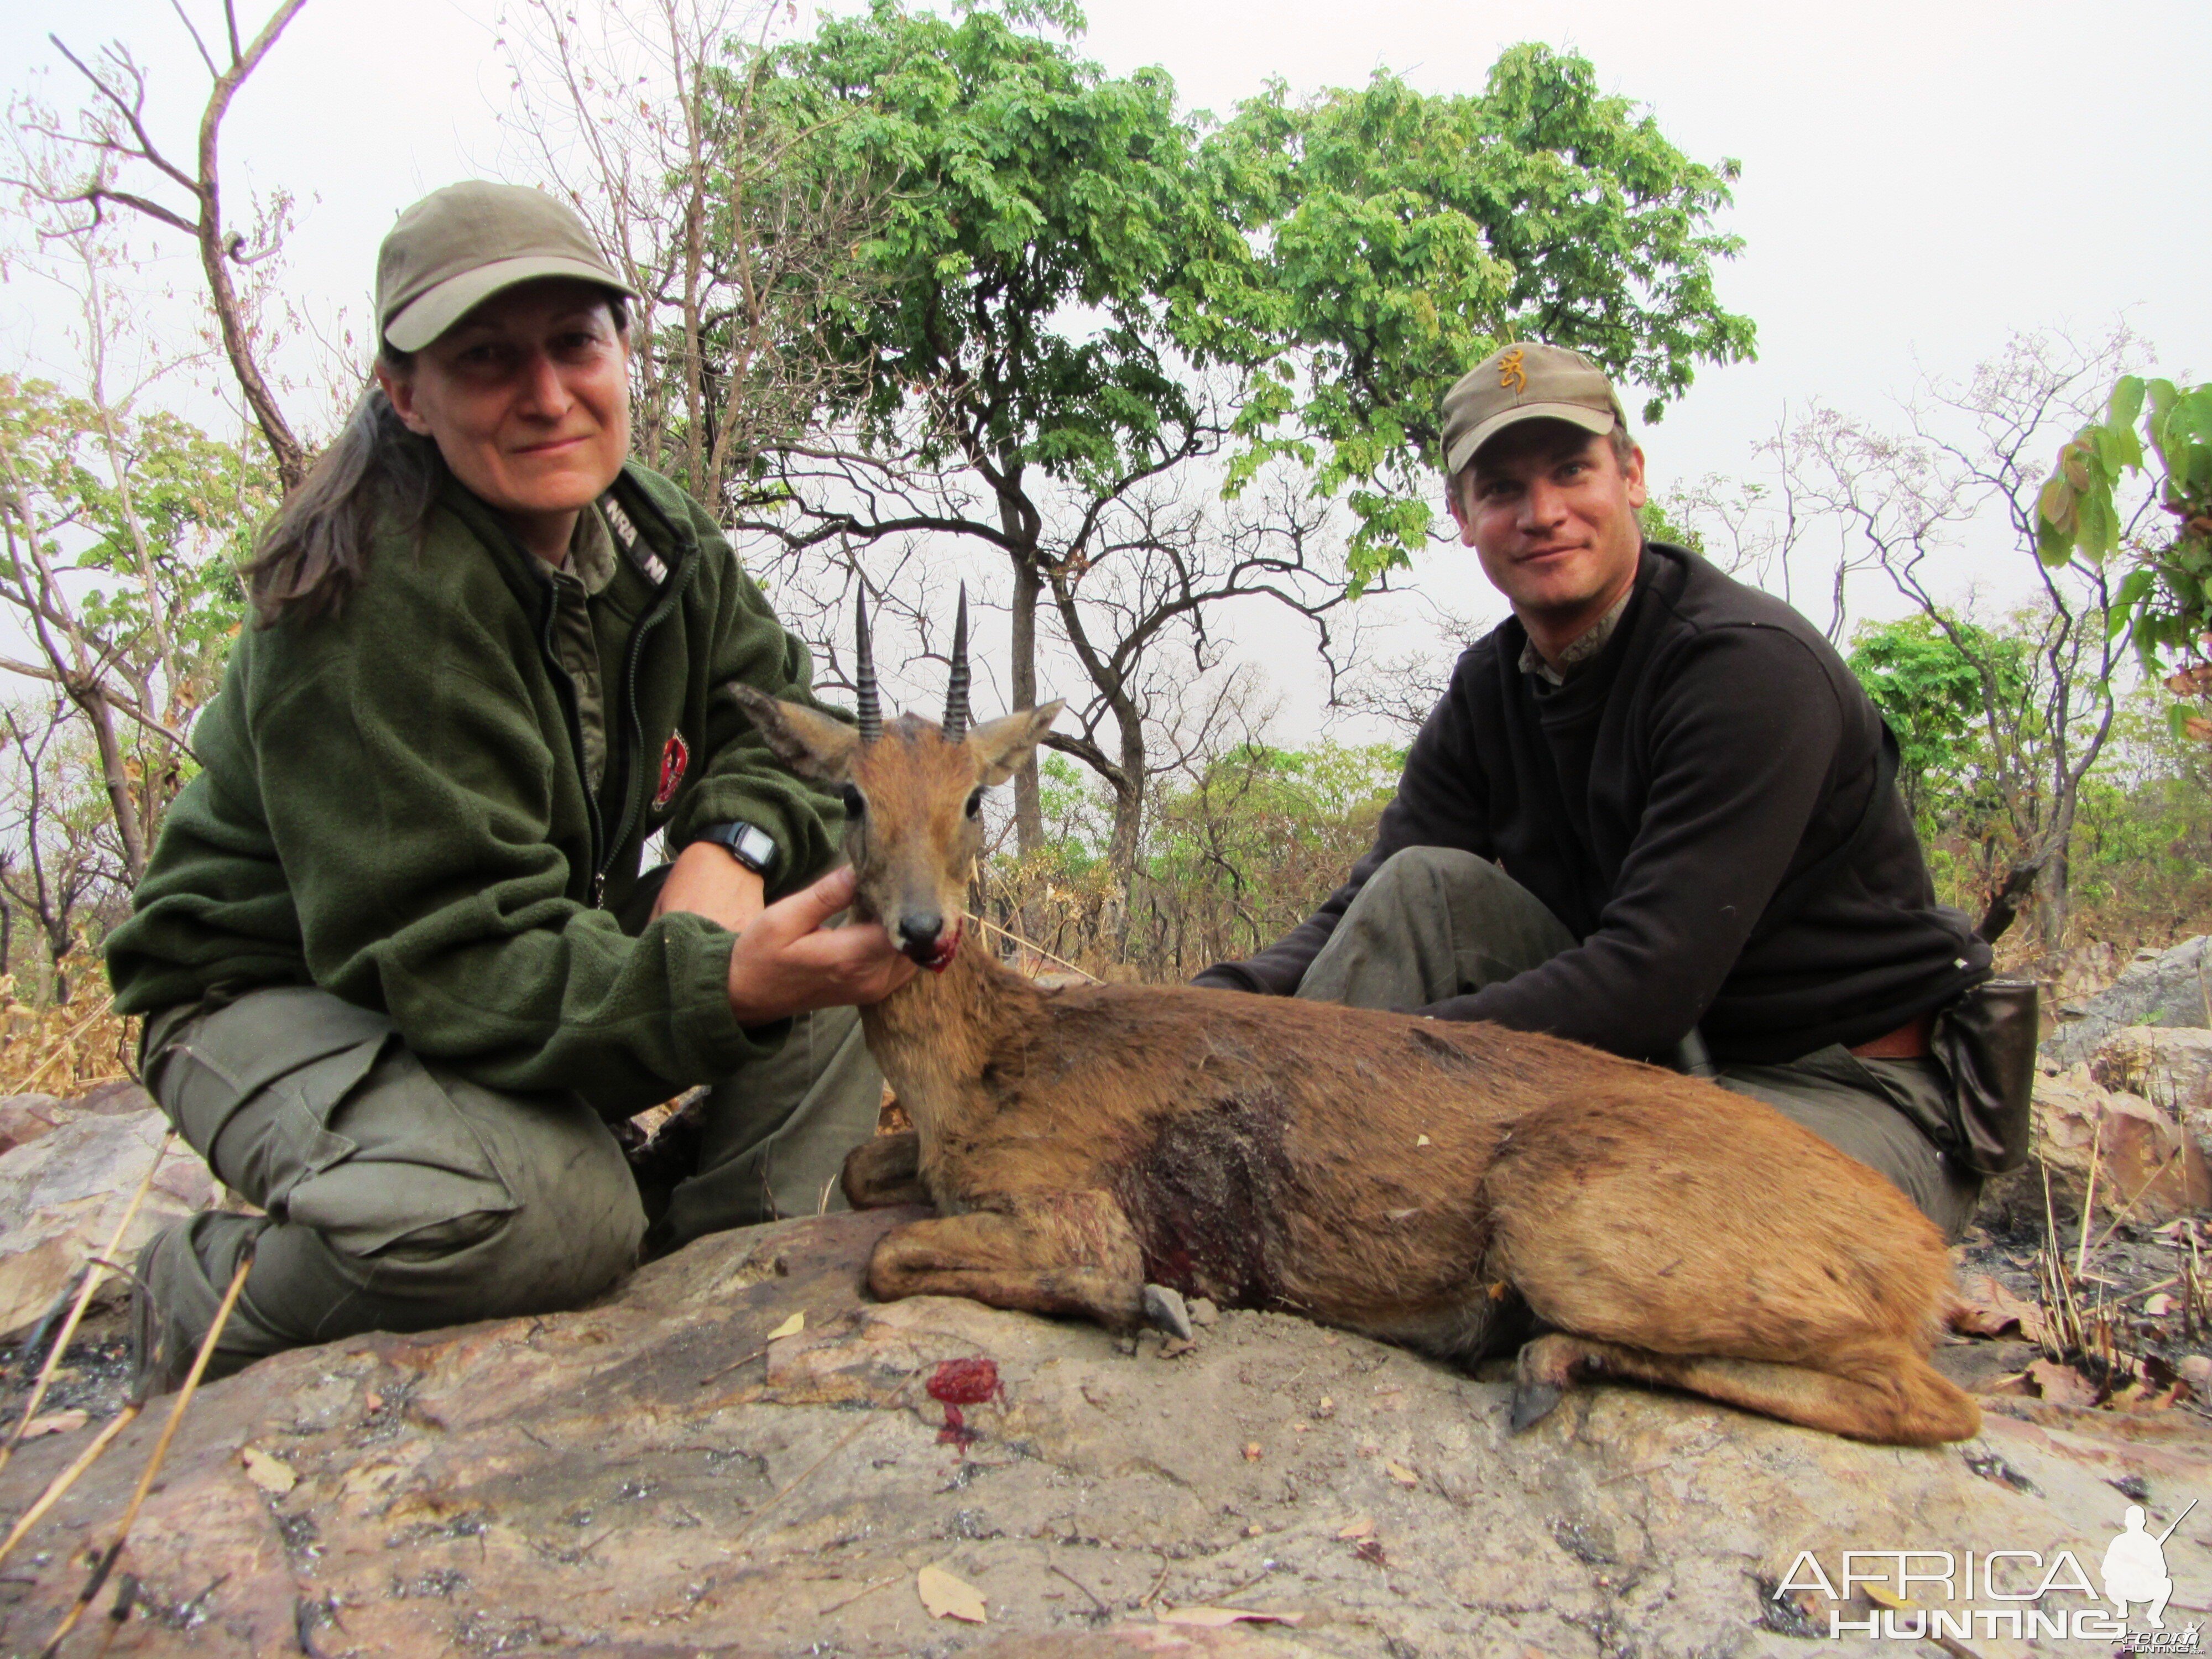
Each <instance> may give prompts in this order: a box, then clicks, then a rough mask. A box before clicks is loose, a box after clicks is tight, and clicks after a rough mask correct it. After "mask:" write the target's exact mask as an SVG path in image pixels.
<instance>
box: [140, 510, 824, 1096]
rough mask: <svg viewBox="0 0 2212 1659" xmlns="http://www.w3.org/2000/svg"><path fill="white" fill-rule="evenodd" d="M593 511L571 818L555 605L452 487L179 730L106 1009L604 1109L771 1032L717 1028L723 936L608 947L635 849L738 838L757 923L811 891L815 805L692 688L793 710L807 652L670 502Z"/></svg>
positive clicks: (569, 754)
mask: <svg viewBox="0 0 2212 1659" xmlns="http://www.w3.org/2000/svg"><path fill="white" fill-rule="evenodd" d="M610 494H611V498H612V501H613V502H614V504H615V506H616V507H617V511H615V512H613V513H610V514H609V515H608V516H609V519H610V521H611V523H613V524H614V525H615V526H616V527H617V544H618V550H619V551H620V553H621V556H619V557H618V559H617V564H618V567H619V568H618V569H617V574H616V575H615V577H614V579H613V580H611V581H610V582H609V583H608V584H607V585H606V586H605V588H604V589H603V590H602V591H601V592H599V593H598V594H597V595H595V596H594V597H593V598H592V600H591V612H592V622H593V625H594V628H595V629H596V637H597V641H598V645H599V660H600V663H601V678H602V682H603V684H604V686H605V721H606V732H607V763H606V770H605V778H604V780H603V781H602V783H601V786H600V788H599V792H598V795H597V797H596V799H595V798H594V797H593V795H592V793H591V791H590V790H589V789H588V788H587V787H586V782H585V771H584V768H583V764H582V762H581V759H580V751H581V741H580V732H579V727H578V721H577V710H576V703H575V694H574V687H573V685H572V684H571V682H570V680H569V678H568V674H567V672H566V671H564V670H563V669H562V667H561V666H560V665H559V659H558V658H557V657H556V654H555V652H554V648H553V634H552V629H553V624H554V613H553V605H554V592H553V586H552V584H551V583H550V582H549V581H547V580H544V577H543V576H542V575H541V574H538V572H537V571H535V570H533V569H532V567H531V563H530V560H531V558H532V556H531V555H530V554H529V553H528V552H526V550H524V549H523V548H522V547H521V546H520V544H517V543H516V542H515V540H514V539H513V537H512V536H511V535H510V534H509V533H508V532H507V530H506V528H505V526H504V525H503V523H502V521H501V520H500V519H499V518H498V517H497V516H496V515H495V513H492V512H491V510H490V509H489V508H488V507H485V506H484V505H483V503H482V502H481V501H477V499H476V498H475V497H474V496H473V495H469V494H468V493H467V492H466V491H465V490H464V489H460V487H459V485H457V484H448V486H447V490H446V492H445V495H444V496H443V497H442V498H441V505H440V507H438V509H437V511H436V513H435V516H434V518H433V520H432V521H431V524H430V526H429V532H428V539H427V541H426V543H425V544H424V545H423V547H422V551H421V553H420V555H419V556H418V555H417V554H416V551H415V550H414V548H413V547H412V546H411V544H410V541H409V539H408V538H406V537H404V536H403V535H400V534H398V533H396V532H395V533H393V534H391V535H388V536H386V537H383V538H380V539H379V540H378V541H377V543H376V544H374V547H373V549H372V550H371V556H370V558H369V561H368V568H367V572H366V574H365V576H364V579H363V580H362V584H361V586H359V588H358V589H357V590H356V592H354V593H353V594H352V595H351V597H350V598H349V599H348V601H347V603H346V605H345V607H344V610H343V614H341V615H340V616H338V617H330V618H325V619H322V620H319V621H316V622H313V623H298V622H290V621H287V622H281V623H278V624H276V626H275V627H272V628H269V629H248V630H246V632H245V633H244V634H242V635H240V638H239V641H238V643H237V645H236V647H234V649H233V651H232V653H231V657H230V663H229V667H228V672H227V674H226V676H225V678H224V682H223V688H222V693H221V695H220V696H217V697H216V700H215V701H214V702H212V703H211V704H210V706H209V707H208V708H207V709H206V710H205V711H204V714H202V715H201V717H200V720H199V724H198V726H197V729H196V731H195V732H194V735H193V746H194V748H195V749H196V750H197V753H198V756H199V758H200V761H201V763H202V764H203V766H204V771H202V772H201V774H200V775H198V776H197V777H196V778H194V779H193V780H192V781H191V783H190V784H188V785H187V786H186V787H185V790H184V791H183V793H181V794H179V796H178V798H177V800H176V804H175V805H173V807H172V808H171V810H170V813H169V817H168V821H167V823H166V825H165V826H164V827H163V829H162V832H161V840H160V842H159V843H158V845H157V846H156V847H155V852H154V856H153V860H152V862H151V863H150V865H149V867H148V869H147V872H146V878H145V880H144V881H143V882H142V883H141V884H139V887H138V890H137V896H136V899H135V902H134V906H133V914H132V915H131V919H130V920H129V921H127V922H125V924H124V925H123V926H122V927H118V928H117V929H116V930H115V932H114V933H113V934H112V935H111V936H110V938H109V940H108V943H107V963H108V973H109V975H110V977H111V978H112V981H114V985H115V991H116V1005H117V1006H118V1008H120V1009H122V1010H123V1011H124V1012H129V1013H145V1012H152V1011H154V1010H156V1009H161V1008H166V1007H169V1006H173V1005H176V1004H179V1003H183V1002H191V1001H197V1000H199V999H201V998H203V997H205V996H207V995H208V994H210V993H219V994H236V993H238V992H240V991H242V990H246V989H251V988H253V987H259V986H265V985H307V984H313V985H317V986H320V987H323V988H324V989H325V990H327V991H331V992H333V993H335V994H337V995H338V996H341V997H343V998H344V999H345V1000H347V1001H349V1002H352V1003H356V1004H358V1005H359V1006H362V1007H364V1008H371V1009H376V1010H380V1011H381V1012H386V1013H387V1014H389V1015H390V1016H391V1018H392V1021H393V1022H394V1024H397V1026H398V1029H399V1031H400V1034H401V1036H403V1037H404V1039H405V1041H406V1042H407V1043H408V1045H409V1047H410V1048H413V1049H414V1050H415V1051H416V1053H417V1054H421V1055H422V1056H424V1057H425V1058H427V1059H431V1060H441V1061H443V1062H445V1063H446V1064H448V1065H450V1066H453V1067H454V1068H455V1069H456V1070H458V1071H459V1072H460V1073H462V1074H463V1075H465V1076H467V1077H469V1078H471V1079H475V1080H476V1081H477V1082H480V1083H483V1084H484V1085H488V1086H489V1087H493V1088H498V1089H511V1090H518V1091H523V1090H554V1089H561V1090H574V1091H577V1092H578V1093H580V1094H581V1095H582V1096H583V1097H584V1098H585V1099H586V1100H587V1101H589V1102H591V1103H592V1104H593V1105H594V1106H596V1107H597V1108H599V1110H600V1111H602V1112H604V1113H610V1114H615V1113H626V1112H630V1111H635V1110H638V1109H641V1108H643V1107H645V1106H647V1105H650V1104H652V1103H653V1102H655V1101H659V1100H663V1099H665V1098H667V1097H668V1096H670V1095H671V1094H672V1093H675V1092H677V1091H679V1090H681V1089H683V1088H685V1087H688V1086H690V1085H693V1084H699V1083H705V1082H708V1081H710V1080H712V1079H716V1078H719V1077H722V1076H725V1075H726V1074H727V1073H730V1072H731V1071H732V1070H733V1069H734V1068H735V1067H736V1066H738V1065H739V1064H740V1063H742V1062H744V1060H749V1059H751V1058H755V1057H757V1056H759V1055H761V1054H765V1053H769V1052H772V1051H773V1050H774V1049H775V1047H776V1046H778V1045H779V1044H780V1043H781V1041H782V1038H783V1035H784V1033H785V1031H786V1030H787V1026H785V1025H783V1024H778V1025H776V1026H774V1027H769V1028H763V1029H760V1030H754V1031H752V1032H750V1033H749V1032H747V1031H746V1030H744V1029H742V1028H740V1027H739V1025H738V1023H737V1021H736V1020H735V1019H734V1018H732V1016H731V1013H730V1006H729V998H728V993H727V988H726V987H727V981H728V975H729V965H730V951H731V947H732V945H733V944H734V942H735V939H734V936H733V935H732V934H731V933H728V932H727V931H726V930H725V929H723V928H721V927H717V926H715V925H714V923H712V922H708V921H705V920H703V919H702V918H700V917H697V916H694V915H665V916H663V917H661V918H659V920H657V921H653V922H652V923H650V924H649V925H647V926H646V927H644V928H643V930H642V931H641V933H637V934H635V936H633V935H631V934H629V933H624V932H623V928H622V927H621V926H620V925H618V924H617V921H616V916H617V914H620V913H623V911H624V910H625V908H626V907H628V906H629V902H630V901H631V900H632V899H633V898H641V894H639V892H638V887H639V881H638V877H639V866H640V854H641V848H642V847H643V844H644V842H645V841H646V839H647V837H648V836H651V835H652V834H653V833H655V832H657V831H659V830H662V829H666V830H668V831H670V832H671V841H672V842H675V843H680V842H682V841H684V839H685V838H687V837H688V836H690V835H691V834H693V833H695V832H696V830H698V829H701V828H703V827H704V826H706V825H708V824H711V823H725V822H728V821H731V820H733V819H738V818H743V819H745V820H748V821H750V823H756V824H758V825H759V826H760V827H761V828H763V829H766V830H767V831H769V833H770V834H771V835H773V836H775V840H776V843H777V846H778V848H779V849H780V851H781V857H780V858H779V860H777V863H776V866H775V868H776V876H777V878H776V880H775V882H774V883H773V884H772V885H771V890H770V894H769V896H770V897H771V898H773V897H775V896H779V895H780V894H781V893H782V892H785V891H788V890H791V889H792V888H793V887H795V886H797V885H799V884H801V883H802V882H804V881H805V880H808V879H811V878H813V877H814V876H816V875H818V874H819V873H820V872H822V871H823V869H825V868H826V867H828V866H829V863H830V862H831V860H832V859H833V856H834V851H835V847H836V837H837V836H838V834H839V832H840V830H841V829H842V811H841V809H840V808H839V806H838V805H837V803H836V801H835V800H834V799H830V798H829V797H827V796H824V795H822V794H820V793H817V792H815V791H813V790H811V789H810V788H809V787H806V786H805V785H804V784H802V783H801V782H799V780H797V779H796V778H794V777H793V775H791V774H790V773H789V772H787V771H785V770H784V769H782V768H781V766H779V765H778V764H777V763H775V761H774V760H773V759H772V758H771V757H769V752H768V750H767V747H766V745H765V744H763V743H762V741H761V740H760V738H759V737H758V735H757V733H756V732H754V731H753V729H752V727H751V726H750V722H748V721H747V720H746V719H745V717H744V714H742V712H740V711H739V709H738V707H737V704H736V702H735V700H734V699H732V698H730V697H728V696H718V695H715V693H716V691H717V689H718V688H719V687H720V686H722V685H724V684H727V683H728V682H731V681H733V680H742V681H744V683H745V684H749V685H754V686H757V687H759V688H760V689H762V690H765V691H769V692H771V693H773V694H775V695H776V696H782V697H787V698H792V699H794V700H797V701H801V702H812V696H811V692H810V690H809V688H808V675H809V662H808V658H807V653H806V649H805V647H804V646H803V645H801V644H800V643H799V641H797V640H796V639H794V638H793V637H792V635H789V634H787V633H786V632H785V631H784V629H783V628H782V626H781V624H780V623H778V622H777V621H776V619H775V615H774V614H773V613H772V612H771V611H769V607H768V603H767V601H766V600H765V599H763V597H762V595H761V592H760V590H759V588H758V587H757V586H755V585H754V584H753V582H752V581H751V580H750V578H748V577H747V576H746V575H745V574H744V571H743V570H742V569H740V568H738V562H737V559H736V557H735V556H734V555H733V554H732V552H731V550H730V547H729V544H728V543H726V541H724V540H723V538H721V536H720V534H718V533H717V532H716V531H715V529H714V526H713V524H712V523H711V521H710V520H708V516H707V513H706V511H705V509H703V508H702V507H700V506H699V505H698V503H696V501H692V500H691V499H690V497H689V496H688V495H685V494H684V492H683V491H682V490H681V489H678V488H677V487H676V486H675V485H673V484H671V483H669V482H668V481H667V480H665V479H664V478H660V477H656V476H654V475H653V474H652V473H650V472H647V471H644V470H643V469H642V468H640V467H636V466H631V467H629V468H626V469H625V470H624V471H623V476H622V477H620V478H619V479H617V482H616V484H615V487H614V489H612V491H611V492H610ZM624 520H627V523H624ZM626 532H635V536H634V539H633V538H632V536H631V535H630V534H629V533H626ZM624 543H627V544H628V545H627V546H626V547H623V546H622V545H621V544H624ZM818 706H819V705H817V707H818ZM671 737H672V738H676V739H678V742H676V743H673V744H672V743H671ZM679 749H680V750H683V751H684V752H683V753H682V754H680V755H679V753H678V750H679ZM679 765H680V767H681V771H680V775H678V768H679ZM635 908H642V907H641V906H640V907H635Z"/></svg>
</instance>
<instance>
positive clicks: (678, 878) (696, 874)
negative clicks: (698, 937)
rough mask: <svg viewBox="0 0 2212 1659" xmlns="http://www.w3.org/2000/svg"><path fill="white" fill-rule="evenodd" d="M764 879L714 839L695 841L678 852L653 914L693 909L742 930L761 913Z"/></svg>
mask: <svg viewBox="0 0 2212 1659" xmlns="http://www.w3.org/2000/svg"><path fill="white" fill-rule="evenodd" d="M761 902H762V889H761V878H759V877H758V876H757V875H756V874H754V873H753V872H751V871H750V870H748V869H746V868H745V866H744V865H742V864H740V863H738V861H737V860H735V859H733V858H732V857H731V856H730V849H729V848H726V847H720V846H717V845H716V844H715V843H714V842H711V841H695V842H692V843H691V844H690V846H689V847H687V848H684V850H683V851H682V852H680V853H678V854H677V855H676V862H675V863H673V864H671V865H670V866H668V878H667V879H666V880H665V881H664V882H662V883H661V884H660V896H659V897H658V898H656V899H654V900H653V915H656V916H661V915H667V914H668V912H669V911H671V910H689V911H690V912H691V913H692V914H693V915H701V916H704V917H706V918H707V920H708V921H714V922H720V924H721V925H722V926H723V927H726V928H728V929H729V930H730V931H731V932H732V933H744V931H745V929H746V927H748V926H750V923H751V921H752V919H753V918H754V917H755V916H757V915H760V913H761Z"/></svg>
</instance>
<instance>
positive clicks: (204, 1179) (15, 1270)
mask: <svg viewBox="0 0 2212 1659" xmlns="http://www.w3.org/2000/svg"><path fill="white" fill-rule="evenodd" d="M142 1098H143V1097H142ZM168 1130H169V1125H168V1121H167V1119H166V1118H164V1117H163V1116H162V1115H161V1112H160V1111H158V1110H153V1109H147V1110H138V1111H126V1112H123V1113H120V1114H113V1115H111V1114H103V1113H99V1112H94V1113H92V1114H89V1115H85V1116H81V1117H73V1118H69V1119H67V1120H65V1121H63V1122H61V1123H59V1124H58V1125H57V1126H55V1127H52V1128H50V1129H49V1130H47V1131H46V1133H43V1134H41V1135H40V1136H38V1137H37V1138H36V1139H33V1140H31V1141H30V1142H28V1143H27V1144H26V1145H24V1146H17V1147H15V1148H14V1149H13V1150H11V1151H9V1152H5V1153H0V1334H4V1333H8V1332H12V1331H15V1330H20V1329H21V1328H22V1327H24V1326H26V1325H28V1324H30V1323H31V1322H33V1321H34V1320H36V1319H37V1318H38V1317H39V1316H40V1315H41V1314H43V1313H45V1312H46V1309H47V1308H48V1307H49V1306H51V1305H52V1302H53V1300H54V1298H55V1297H57V1296H58V1295H59V1294H60V1293H61V1291H62V1290H63V1289H64V1286H66V1285H68V1284H69V1282H70V1278H71V1277H72V1276H73V1275H74V1274H75V1273H76V1270H77V1269H78V1268H79V1267H82V1266H83V1264H84V1262H85V1261H86V1259H87V1258H88V1257H89V1256H91V1255H96V1254H97V1253H98V1252H100V1250H103V1249H106V1247H107V1242H108V1240H109V1239H110V1238H111V1237H113V1236H114V1232H115V1227H116V1224H117V1223H118V1222H119V1221H121V1220H122V1218H123V1212H124V1211H125V1209H126V1208H127V1207H128V1206H129V1205H130V1202H131V1194H133V1193H135V1192H137V1190H138V1183H139V1182H140V1181H141V1180H142V1179H143V1178H144V1176H145V1174H146V1169H147V1166H148V1165H149V1164H151V1163H152V1162H153V1161H154V1159H155V1156H156V1155H157V1154H158V1153H159V1152H160V1151H161V1145H162V1142H163V1139H164V1138H165V1137H166V1136H167V1134H168ZM215 1199H216V1190H215V1181H214V1177H213V1176H210V1174H209V1173H208V1169H207V1165H206V1164H203V1163H202V1162H201V1161H200V1159H199V1158H198V1156H197V1154H196V1153H195V1152H193V1151H192V1150H191V1147H189V1146H185V1144H184V1143H183V1142H182V1141H174V1142H172V1143H171V1144H170V1149H169V1152H168V1156H167V1158H164V1159H163V1160H162V1163H161V1168H160V1170H158V1171H157V1172H156V1173H155V1176H154V1185H153V1187H152V1188H151V1189H150V1190H149V1192H148V1193H147V1194H146V1200H145V1202H144V1203H143V1204H141V1205H140V1206H139V1207H138V1213H137V1217H136V1218H134V1219H133V1220H132V1222H131V1230H130V1231H129V1232H128V1233H127V1234H126V1235H125V1237H124V1240H123V1244H122V1250H123V1256H124V1261H125V1262H126V1263H127V1262H128V1261H129V1260H130V1258H131V1256H132V1255H135V1254H136V1253H137V1250H138V1249H139V1248H140V1247H141V1246H143V1244H145V1243H146V1242H147V1241H148V1240H149V1239H150V1238H152V1237H154V1235H155V1233H157V1232H159V1231H161V1229H163V1228H164V1227H167V1225H169V1224H170V1223H171V1222H173V1221H175V1220H177V1219H179V1218H182V1217H184V1216H188V1215H191V1214H193V1213H195V1212H197V1211H200V1210H204V1209H206V1208H207V1207H208V1206H210V1205H211V1204H212V1203H214V1202H215ZM111 1282H112V1283H113V1284H115V1285H118V1287H119V1286H120V1285H122V1284H123V1283H124V1282H125V1281H123V1280H122V1279H120V1278H119V1277H118V1278H117V1279H113V1280H112V1281H111Z"/></svg>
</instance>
